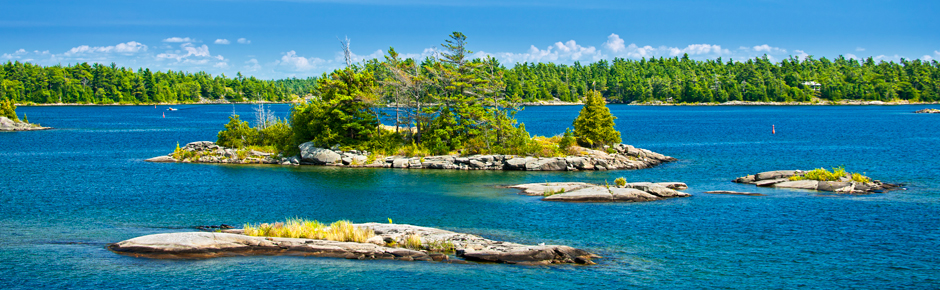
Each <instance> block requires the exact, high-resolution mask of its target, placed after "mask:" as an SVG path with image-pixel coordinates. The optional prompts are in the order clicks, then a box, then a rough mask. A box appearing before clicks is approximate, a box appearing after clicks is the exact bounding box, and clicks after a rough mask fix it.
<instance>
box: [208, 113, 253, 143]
mask: <svg viewBox="0 0 940 290" xmlns="http://www.w3.org/2000/svg"><path fill="white" fill-rule="evenodd" d="M228 119H229V122H228V124H225V130H222V131H219V135H218V140H217V141H216V144H218V145H219V146H224V147H230V148H243V147H246V146H249V145H256V144H259V143H260V142H259V141H260V139H259V138H260V135H259V133H258V130H255V129H254V128H251V126H250V125H248V122H246V121H242V120H241V119H239V116H238V115H234V116H231V117H229V118H228Z"/></svg>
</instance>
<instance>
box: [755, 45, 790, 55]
mask: <svg viewBox="0 0 940 290" xmlns="http://www.w3.org/2000/svg"><path fill="white" fill-rule="evenodd" d="M753 49H754V51H756V52H764V53H768V54H770V53H786V52H787V50H786V49H782V48H779V47H773V46H770V45H766V44H762V45H757V46H754V47H753Z"/></svg>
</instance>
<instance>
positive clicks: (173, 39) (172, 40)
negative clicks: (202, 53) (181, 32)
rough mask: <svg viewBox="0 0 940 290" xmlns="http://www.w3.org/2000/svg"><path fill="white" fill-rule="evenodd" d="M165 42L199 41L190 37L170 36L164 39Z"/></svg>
mask: <svg viewBox="0 0 940 290" xmlns="http://www.w3.org/2000/svg"><path fill="white" fill-rule="evenodd" d="M163 42H169V43H180V42H197V41H196V40H195V39H192V38H189V37H170V38H167V39H164V40H163Z"/></svg>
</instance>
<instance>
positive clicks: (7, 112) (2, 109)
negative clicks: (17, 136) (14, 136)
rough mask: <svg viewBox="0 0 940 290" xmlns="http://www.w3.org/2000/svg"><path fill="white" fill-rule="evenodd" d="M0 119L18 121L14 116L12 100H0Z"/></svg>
mask: <svg viewBox="0 0 940 290" xmlns="http://www.w3.org/2000/svg"><path fill="white" fill-rule="evenodd" d="M0 117H7V118H9V119H10V120H13V121H19V120H20V119H19V118H18V117H17V116H16V104H15V103H13V100H0Z"/></svg>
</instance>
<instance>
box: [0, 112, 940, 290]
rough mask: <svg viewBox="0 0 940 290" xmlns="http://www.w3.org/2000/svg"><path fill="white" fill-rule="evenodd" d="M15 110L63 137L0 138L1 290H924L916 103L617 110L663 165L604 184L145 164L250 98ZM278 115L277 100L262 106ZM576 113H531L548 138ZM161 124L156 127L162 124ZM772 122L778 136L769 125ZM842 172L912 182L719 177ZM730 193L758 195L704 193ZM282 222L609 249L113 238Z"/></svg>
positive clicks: (926, 128)
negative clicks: (474, 256) (870, 189)
mask: <svg viewBox="0 0 940 290" xmlns="http://www.w3.org/2000/svg"><path fill="white" fill-rule="evenodd" d="M177 107H179V108H180V110H179V111H172V112H167V111H164V110H165V108H166V107H162V106H161V107H159V108H156V109H155V108H153V107H147V106H135V107H124V106H115V107H20V108H19V109H18V112H19V113H20V115H21V116H22V115H23V114H26V115H28V117H29V119H30V120H31V121H34V122H39V123H41V124H42V125H44V126H52V127H55V128H57V129H55V130H50V131H37V132H17V133H3V134H0V229H2V230H0V277H2V278H0V288H40V287H41V288H94V289H100V288H105V289H107V288H155V289H169V288H174V289H175V288H184V289H192V288H230V287H237V288H340V289H345V288H368V289H373V288H451V289H455V288H471V287H472V288H518V289H531V288H536V287H538V288H563V289H567V288H595V287H603V288H666V287H676V288H702V287H721V288H796V287H807V288H874V289H881V288H901V287H904V288H937V287H940V185H938V184H940V176H938V175H940V162H938V161H940V154H938V149H940V134H938V133H937V130H938V129H940V115H930V114H913V111H915V110H917V109H921V108H924V107H927V106H840V107H822V106H819V107H637V106H624V105H611V106H610V108H611V110H612V112H613V113H614V114H615V115H616V116H617V117H618V119H617V127H618V129H619V130H620V131H621V134H622V138H623V141H624V143H627V144H632V145H635V146H637V147H641V148H646V149H650V150H653V151H656V152H659V153H663V154H666V155H669V156H673V157H676V158H678V159H679V161H678V162H675V163H670V164H667V165H664V166H660V167H656V168H652V169H644V170H635V171H609V172H481V171H471V172H466V171H444V170H391V169H339V168H325V167H291V166H223V165H202V164H155V163H147V162H143V160H144V159H146V158H149V157H153V156H158V155H163V154H166V153H168V152H170V151H172V150H173V149H174V148H175V146H176V144H177V142H179V143H180V144H185V143H188V142H192V141H200V140H215V136H216V133H217V132H218V131H219V130H221V129H222V126H223V124H224V123H225V122H227V117H228V116H229V115H230V114H231V113H232V111H233V110H235V111H237V112H238V113H239V114H241V115H243V116H248V115H250V113H251V112H252V107H251V106H248V105H238V106H231V105H193V106H185V105H184V106H177ZM273 107H274V110H275V111H277V112H278V113H280V114H286V112H287V111H288V106H286V105H275V106H273ZM579 109H580V107H576V106H559V107H530V108H527V109H526V110H525V111H523V112H521V113H519V115H518V118H519V119H520V120H521V121H522V122H524V123H525V124H526V128H527V129H528V130H529V132H530V133H533V134H538V135H555V134H559V133H561V132H564V129H565V128H566V127H569V126H571V121H572V120H573V119H574V117H575V116H576V115H577V114H578V110H579ZM163 113H165V114H166V117H165V118H164V117H162V114H163ZM772 126H774V127H775V128H776V134H772V133H771V128H772ZM840 165H844V166H845V167H846V168H847V169H848V170H849V171H859V172H865V173H866V174H867V175H869V176H872V177H874V178H875V179H880V180H883V181H887V182H900V183H904V184H907V188H908V190H903V191H892V192H888V193H883V194H874V195H864V196H851V195H849V196H834V195H825V194H819V193H815V192H808V191H798V190H780V189H766V188H756V187H753V186H748V185H739V184H735V183H732V182H730V180H732V179H734V178H735V177H738V176H743V175H746V174H751V173H755V172H760V171H768V170H778V169H812V168H817V167H827V168H828V167H833V166H840ZM621 176H623V177H625V178H626V179H627V180H628V181H682V182H686V183H688V185H689V186H690V188H689V190H688V192H690V193H692V194H693V196H692V197H689V198H681V199H671V200H665V201H657V202H649V203H611V204H601V203H553V202H543V201H540V200H539V199H538V198H537V197H527V196H520V195H517V194H516V192H515V191H514V190H509V189H504V188H499V187H498V186H500V185H508V184H515V183H526V182H544V181H587V182H600V183H603V182H604V181H610V182H613V180H614V179H615V178H617V177H621ZM709 190H738V191H752V192H760V193H764V194H767V196H763V197H748V196H725V195H710V194H704V193H702V192H704V191H709ZM285 217H307V218H313V219H318V220H320V221H334V220H339V219H350V220H352V221H354V222H370V221H374V222H383V221H386V220H387V219H388V218H391V219H393V220H394V222H396V223H408V224H415V225H422V226H432V227H440V228H445V229H450V230H456V231H463V232H469V233H474V234H479V235H482V236H485V237H488V238H493V239H500V240H507V241H512V242H520V243H532V244H536V243H542V242H544V243H548V244H564V245H570V246H574V247H578V248H584V249H587V250H589V251H592V252H595V253H598V254H600V255H602V256H604V257H605V258H604V259H599V260H597V262H598V263H599V264H598V265H595V266H556V267H529V266H514V265H501V264H467V265H460V264H444V263H425V262H396V261H355V260H343V259H329V258H300V257H267V256H261V257H236V258H219V259H207V260H151V259H140V258H133V257H126V256H121V255H117V254H114V253H112V252H110V251H108V250H107V249H106V248H105V246H106V245H107V244H108V243H113V242H118V241H121V240H125V239H129V238H133V237H137V236H141V235H146V234H154V233H164V232H174V231H191V230H192V227H193V226H197V225H210V224H221V223H225V224H232V225H241V224H243V223H245V222H252V223H255V222H267V221H275V220H280V219H284V218H285Z"/></svg>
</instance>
